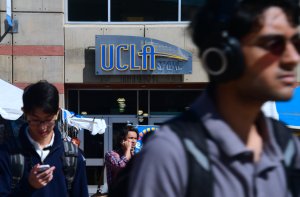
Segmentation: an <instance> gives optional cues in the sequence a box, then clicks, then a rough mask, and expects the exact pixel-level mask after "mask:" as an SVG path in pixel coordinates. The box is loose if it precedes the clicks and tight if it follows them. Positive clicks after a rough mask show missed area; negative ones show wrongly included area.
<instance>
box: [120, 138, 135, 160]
mask: <svg viewBox="0 0 300 197" xmlns="http://www.w3.org/2000/svg"><path fill="white" fill-rule="evenodd" d="M122 146H123V150H124V154H125V156H126V158H127V160H129V159H130V158H131V156H132V155H133V151H132V150H133V149H134V148H133V147H132V143H131V142H129V141H123V142H122Z"/></svg>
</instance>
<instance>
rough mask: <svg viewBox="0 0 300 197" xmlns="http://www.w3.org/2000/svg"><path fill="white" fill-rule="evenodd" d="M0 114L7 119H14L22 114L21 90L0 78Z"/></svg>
mask: <svg viewBox="0 0 300 197" xmlns="http://www.w3.org/2000/svg"><path fill="white" fill-rule="evenodd" d="M0 95H1V96H0V115H1V116H2V118H4V119H7V120H16V119H18V118H19V117H20V116H21V115H22V114H23V112H22V110H21V108H22V106H23V101H22V95H23V90H22V89H20V88H18V87H16V86H14V85H11V84H10V83H7V82H6V81H3V80H2V79H0Z"/></svg>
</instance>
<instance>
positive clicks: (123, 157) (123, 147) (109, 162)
mask: <svg viewBox="0 0 300 197" xmlns="http://www.w3.org/2000/svg"><path fill="white" fill-rule="evenodd" d="M137 138H138V131H137V129H136V128H135V127H134V126H132V125H127V126H126V127H125V129H123V131H122V132H120V134H119V139H118V142H119V144H117V149H116V150H111V151H109V152H107V153H106V154H105V165H106V172H107V184H108V189H109V188H110V186H111V185H112V183H113V182H114V179H115V178H116V177H117V174H118V172H119V171H120V170H121V169H123V168H125V167H126V164H127V163H128V162H129V160H130V159H131V158H132V157H133V155H134V147H135V145H136V141H137Z"/></svg>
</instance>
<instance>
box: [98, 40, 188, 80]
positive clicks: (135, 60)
mask: <svg viewBox="0 0 300 197" xmlns="http://www.w3.org/2000/svg"><path fill="white" fill-rule="evenodd" d="M191 57H192V55H191V53H190V52H187V51H185V50H183V49H180V48H178V47H176V46H174V45H171V44H168V43H166V42H162V41H159V40H155V39H150V38H144V37H136V36H96V74H97V75H114V74H117V75H122V74H126V75H129V74H191V67H192V60H191Z"/></svg>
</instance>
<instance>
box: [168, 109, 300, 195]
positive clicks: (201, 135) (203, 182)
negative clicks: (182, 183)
mask: <svg viewBox="0 0 300 197" xmlns="http://www.w3.org/2000/svg"><path fill="white" fill-rule="evenodd" d="M270 119H271V122H272V125H273V127H274V133H275V138H276V141H277V143H278V144H279V146H280V148H281V150H282V152H283V155H284V162H283V166H284V168H285V172H286V177H287V180H288V187H289V190H290V191H291V193H292V194H293V196H298V194H299V184H300V181H299V180H300V176H299V171H298V170H296V169H294V168H293V161H294V157H295V154H296V146H295V144H294V142H293V139H292V131H291V130H290V129H289V128H287V127H286V126H285V125H284V124H283V123H282V122H280V121H277V120H274V119H272V118H270ZM166 124H168V125H169V127H170V128H171V129H172V130H173V131H174V132H175V133H176V134H177V135H178V137H179V139H180V140H181V141H182V144H183V146H184V148H185V151H186V153H187V159H188V163H189V164H188V168H189V175H188V177H189V179H188V184H187V185H188V188H187V190H186V191H187V193H186V195H185V196H186V197H199V196H205V197H212V196H213V179H214V177H213V174H212V171H211V163H210V159H209V157H208V152H207V144H206V139H207V137H208V131H207V130H206V128H205V127H204V125H203V123H202V122H201V121H199V117H198V116H197V115H196V114H195V112H193V111H191V110H189V111H186V112H184V113H182V114H181V115H180V116H178V117H176V118H174V119H172V120H170V121H168V122H167V123H166ZM187 131H189V132H187ZM195 150H197V152H196V151H195ZM296 171H297V172H296ZM199 177H201V178H199Z"/></svg>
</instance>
